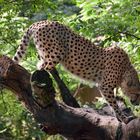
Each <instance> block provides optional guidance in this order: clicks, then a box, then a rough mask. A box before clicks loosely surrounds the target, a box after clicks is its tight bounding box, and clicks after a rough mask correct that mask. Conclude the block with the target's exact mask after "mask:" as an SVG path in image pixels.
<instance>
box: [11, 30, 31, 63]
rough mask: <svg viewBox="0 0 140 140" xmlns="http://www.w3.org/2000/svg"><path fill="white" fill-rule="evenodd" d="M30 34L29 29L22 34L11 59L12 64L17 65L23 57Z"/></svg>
mask: <svg viewBox="0 0 140 140" xmlns="http://www.w3.org/2000/svg"><path fill="white" fill-rule="evenodd" d="M31 34H32V32H31V28H28V30H27V31H26V32H25V33H24V35H23V37H22V40H21V43H20V45H19V47H18V49H17V51H16V53H15V55H14V57H13V59H12V60H13V61H14V62H16V63H18V62H19V61H20V60H21V59H22V58H23V57H24V55H25V53H26V49H27V47H28V45H29V41H30V37H31Z"/></svg>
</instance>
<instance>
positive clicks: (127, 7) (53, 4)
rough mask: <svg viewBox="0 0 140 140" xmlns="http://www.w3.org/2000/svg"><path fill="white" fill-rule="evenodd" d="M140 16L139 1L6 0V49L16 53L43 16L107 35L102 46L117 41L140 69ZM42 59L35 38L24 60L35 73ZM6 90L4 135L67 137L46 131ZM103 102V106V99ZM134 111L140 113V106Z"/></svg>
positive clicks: (0, 32) (0, 6) (1, 35)
mask: <svg viewBox="0 0 140 140" xmlns="http://www.w3.org/2000/svg"><path fill="white" fill-rule="evenodd" d="M139 15H140V5H139V0H38V1H37V0H30V1H29V0H24V1H23V0H16V1H12V0H0V18H1V20H0V54H5V55H8V56H10V57H12V56H13V55H14V53H15V51H16V49H17V47H18V44H19V43H20V39H21V37H22V35H23V33H24V30H25V29H26V28H27V27H28V26H29V25H30V24H31V23H33V22H35V21H39V20H43V19H49V20H58V21H60V22H62V23H64V24H66V25H68V26H69V27H71V28H72V29H73V30H75V31H76V32H78V33H79V34H81V35H83V36H85V37H86V38H89V39H91V40H92V41H94V40H96V39H97V38H98V37H102V38H103V39H102V41H101V42H99V44H100V46H102V47H107V46H109V45H111V44H112V43H113V42H117V43H118V45H119V46H120V47H122V48H123V49H124V50H125V51H126V52H127V53H128V54H129V56H130V59H131V61H132V62H133V64H134V65H135V67H136V69H137V70H138V71H140V22H139V21H140V16H139ZM36 63H37V55H36V51H35V49H34V45H33V43H32V42H31V43H30V47H29V49H28V52H27V55H26V57H25V59H24V60H23V61H22V62H21V65H22V66H24V67H25V68H26V69H28V70H29V71H30V72H32V71H34V70H35V69H36ZM57 69H58V71H59V72H60V76H61V77H62V79H63V80H64V82H65V83H66V84H67V85H68V87H69V88H70V89H71V90H72V91H74V90H75V89H76V87H77V85H78V84H79V81H75V80H73V78H72V77H71V75H69V74H68V73H67V72H66V71H65V70H64V69H63V68H62V67H61V66H60V65H58V66H57ZM56 88H57V87H56ZM3 93H4V94H3V99H4V102H3V99H2V94H0V110H1V112H0V138H3V139H8V140H9V139H42V140H43V139H48V140H51V139H62V138H60V137H59V136H56V137H48V136H47V135H44V134H43V133H42V132H40V131H39V129H38V127H37V124H35V121H34V120H33V118H32V116H31V114H30V113H28V112H27V111H26V110H25V109H24V108H23V107H22V105H21V104H20V103H19V102H18V101H17V100H16V99H15V97H14V96H13V95H11V94H9V93H10V92H9V91H4V92H3ZM128 104H129V103H128ZM97 106H98V107H100V106H101V105H100V103H98V104H97ZM137 110H138V111H137ZM134 111H135V113H136V114H140V109H139V106H138V107H136V108H135V109H134Z"/></svg>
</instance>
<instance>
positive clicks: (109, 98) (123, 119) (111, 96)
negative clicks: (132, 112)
mask: <svg viewBox="0 0 140 140" xmlns="http://www.w3.org/2000/svg"><path fill="white" fill-rule="evenodd" d="M107 89H108V90H107ZM112 89H113V88H112V87H111V88H108V87H105V86H103V87H102V88H101V89H100V90H101V93H102V94H103V96H104V97H105V99H106V100H107V102H108V103H109V105H110V106H111V107H113V109H114V111H115V114H116V117H117V119H118V120H119V121H121V122H124V123H126V124H127V123H128V122H130V121H131V120H133V119H134V117H133V116H130V117H127V116H126V115H125V114H124V113H123V112H121V111H120V109H119V107H118V105H117V101H116V98H115V96H114V91H113V90H112Z"/></svg>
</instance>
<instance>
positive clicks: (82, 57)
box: [13, 21, 140, 121]
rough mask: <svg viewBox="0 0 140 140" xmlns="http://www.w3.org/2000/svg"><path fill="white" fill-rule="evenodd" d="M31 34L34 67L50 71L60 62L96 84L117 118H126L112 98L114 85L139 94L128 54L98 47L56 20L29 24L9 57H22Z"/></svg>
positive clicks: (136, 79)
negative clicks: (12, 55) (36, 58)
mask: <svg viewBox="0 0 140 140" xmlns="http://www.w3.org/2000/svg"><path fill="white" fill-rule="evenodd" d="M31 36H32V38H33V40H34V44H35V46H36V49H37V51H38V54H39V57H40V62H39V63H38V65H37V66H38V69H45V70H51V69H53V68H54V67H55V65H56V64H58V63H61V64H62V65H63V66H64V67H65V68H66V69H67V70H68V71H70V72H71V73H72V74H74V75H77V76H78V77H80V78H82V79H85V80H89V81H93V82H96V83H98V85H99V89H100V91H101V94H102V95H103V96H104V97H105V98H106V100H107V101H108V102H109V104H110V105H111V106H112V107H113V108H114V110H115V112H116V116H117V118H118V119H119V120H124V121H126V119H127V118H126V116H125V115H124V114H122V113H121V111H120V110H119V108H118V105H117V103H116V99H115V97H114V88H117V87H121V88H122V90H123V91H124V93H126V94H128V95H130V96H131V95H132V96H135V95H136V94H140V82H139V79H138V75H137V72H136V70H135V69H134V67H133V66H132V65H131V63H130V60H129V58H128V55H127V54H126V53H125V52H124V51H123V50H122V49H121V48H119V47H109V48H100V47H97V46H95V45H94V44H93V43H92V42H91V41H89V40H87V39H85V38H84V37H81V36H80V35H78V34H76V33H74V32H73V31H72V30H71V29H70V28H68V27H66V26H64V25H63V24H60V23H58V22H50V21H40V22H37V23H34V24H32V25H31V26H30V27H29V28H28V30H27V32H25V35H24V36H23V39H22V41H21V44H20V45H19V48H18V49H17V52H16V54H15V56H14V58H13V60H14V61H15V62H19V60H20V59H21V58H22V57H23V55H24V54H25V52H26V49H27V46H28V44H29V40H30V37H31Z"/></svg>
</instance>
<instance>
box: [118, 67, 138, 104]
mask: <svg viewBox="0 0 140 140" xmlns="http://www.w3.org/2000/svg"><path fill="white" fill-rule="evenodd" d="M121 89H122V91H123V92H124V93H125V94H126V95H127V96H129V97H130V100H131V102H132V103H133V104H135V105H138V104H139V103H140V81H139V78H138V74H137V72H136V70H135V69H134V67H133V66H131V67H130V69H127V71H126V72H125V74H124V75H123V80H122V83H121Z"/></svg>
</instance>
